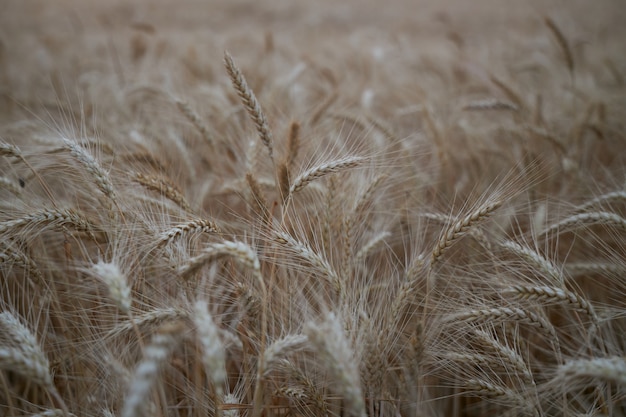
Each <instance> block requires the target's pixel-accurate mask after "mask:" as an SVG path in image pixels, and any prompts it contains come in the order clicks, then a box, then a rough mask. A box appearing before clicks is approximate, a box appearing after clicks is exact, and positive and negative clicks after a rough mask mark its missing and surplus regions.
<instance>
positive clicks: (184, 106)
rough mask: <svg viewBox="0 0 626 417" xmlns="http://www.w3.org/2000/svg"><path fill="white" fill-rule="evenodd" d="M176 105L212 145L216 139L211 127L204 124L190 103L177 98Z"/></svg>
mask: <svg viewBox="0 0 626 417" xmlns="http://www.w3.org/2000/svg"><path fill="white" fill-rule="evenodd" d="M176 107H178V110H180V112H181V113H182V114H183V115H184V116H185V117H186V118H187V120H189V121H190V122H191V124H192V125H193V126H194V127H195V128H196V129H197V130H198V132H200V134H201V135H202V138H203V139H204V140H205V141H206V143H208V144H209V145H212V144H213V143H214V142H215V141H214V140H213V137H212V136H211V133H210V132H209V128H208V127H207V126H206V125H205V124H204V122H203V121H202V119H201V118H200V116H198V113H196V112H195V111H194V110H193V109H192V108H191V106H190V105H189V103H187V102H186V101H183V100H176Z"/></svg>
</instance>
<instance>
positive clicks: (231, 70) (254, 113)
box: [224, 51, 274, 163]
mask: <svg viewBox="0 0 626 417" xmlns="http://www.w3.org/2000/svg"><path fill="white" fill-rule="evenodd" d="M224 64H225V66H226V71H227V72H228V75H229V77H230V80H231V82H232V84H233V87H234V88H235V90H237V94H238V95H239V98H240V99H241V101H242V103H243V105H244V107H245V108H246V111H247V112H248V115H250V118H251V119H252V121H253V122H254V124H255V126H256V129H257V132H258V133H259V138H260V139H261V142H263V145H265V147H266V148H267V151H268V153H269V155H270V159H271V160H272V163H273V162H274V137H273V136H272V132H271V130H270V127H269V123H268V122H267V118H266V117H265V114H264V113H263V111H262V110H261V105H260V104H259V102H258V100H257V98H256V96H255V95H254V93H253V92H252V89H251V88H250V87H248V83H247V82H246V79H245V78H244V76H243V74H242V73H241V70H239V68H238V67H237V66H236V65H235V63H234V61H233V58H232V56H231V55H230V54H229V53H228V52H227V51H224Z"/></svg>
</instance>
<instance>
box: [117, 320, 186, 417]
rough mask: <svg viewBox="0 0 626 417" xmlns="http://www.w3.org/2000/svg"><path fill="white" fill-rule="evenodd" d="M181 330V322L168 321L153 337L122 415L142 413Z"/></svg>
mask: <svg viewBox="0 0 626 417" xmlns="http://www.w3.org/2000/svg"><path fill="white" fill-rule="evenodd" d="M181 330H182V325H181V324H180V323H167V324H164V325H163V326H161V329H160V330H159V332H158V333H157V334H156V335H155V336H154V337H153V338H152V342H151V343H150V345H148V346H147V347H146V349H145V351H144V355H143V359H142V360H141V362H140V363H139V365H137V368H136V369H135V374H134V377H133V381H132V383H131V385H130V390H129V392H128V394H127V396H126V399H125V401H124V407H123V408H122V411H121V413H120V416H121V417H135V416H138V415H141V409H142V406H143V405H144V404H145V403H146V401H148V400H149V398H148V396H149V393H150V390H151V389H152V386H153V385H154V383H155V382H156V379H157V375H158V373H159V370H160V369H161V367H162V366H163V363H164V362H165V360H166V359H167V358H168V357H169V355H170V354H171V353H172V351H173V350H174V349H175V348H176V346H177V345H178V343H179V341H180V333H181Z"/></svg>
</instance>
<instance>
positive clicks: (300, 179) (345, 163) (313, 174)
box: [289, 156, 367, 195]
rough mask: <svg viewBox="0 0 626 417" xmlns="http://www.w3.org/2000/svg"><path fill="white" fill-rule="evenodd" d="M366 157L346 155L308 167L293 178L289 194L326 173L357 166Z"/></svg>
mask: <svg viewBox="0 0 626 417" xmlns="http://www.w3.org/2000/svg"><path fill="white" fill-rule="evenodd" d="M366 159H367V158H364V157H360V156H348V157H344V158H340V159H337V160H334V161H330V162H324V163H322V164H319V165H316V166H314V167H312V168H309V169H307V170H306V171H304V172H303V173H302V174H300V175H298V176H297V177H296V178H295V179H294V181H293V183H292V184H291V187H290V188H289V194H290V195H293V194H294V193H297V192H298V191H300V190H302V189H303V188H304V187H306V186H307V185H308V184H309V183H311V182H313V181H315V180H317V179H319V178H322V177H324V176H326V175H328V174H333V173H335V172H341V171H343V170H346V169H349V168H354V167H356V166H359V165H361V164H362V163H363V162H364V161H365V160H366Z"/></svg>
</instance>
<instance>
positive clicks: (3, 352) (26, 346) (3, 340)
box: [0, 311, 53, 388]
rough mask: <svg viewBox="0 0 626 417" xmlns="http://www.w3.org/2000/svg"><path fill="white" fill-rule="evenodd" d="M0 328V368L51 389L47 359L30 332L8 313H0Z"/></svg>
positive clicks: (50, 376) (51, 383)
mask: <svg viewBox="0 0 626 417" xmlns="http://www.w3.org/2000/svg"><path fill="white" fill-rule="evenodd" d="M0 328H1V329H2V335H1V336H0V368H1V369H4V370H9V371H13V372H16V373H18V374H20V375H22V376H23V377H25V378H27V379H29V380H30V381H33V382H34V383H36V384H39V385H41V386H43V387H46V388H49V387H53V382H52V375H51V374H50V364H49V363H48V358H47V357H46V355H45V354H44V353H43V351H42V350H41V347H40V346H39V343H38V342H37V339H36V337H35V336H34V335H33V334H32V333H31V332H30V330H29V329H28V328H27V327H26V326H24V325H23V324H22V322H21V321H20V320H18V319H17V317H15V316H14V315H13V314H11V313H10V312H8V311H4V312H2V313H0Z"/></svg>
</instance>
